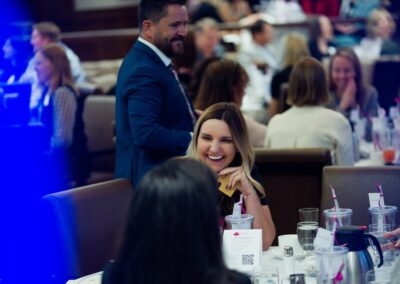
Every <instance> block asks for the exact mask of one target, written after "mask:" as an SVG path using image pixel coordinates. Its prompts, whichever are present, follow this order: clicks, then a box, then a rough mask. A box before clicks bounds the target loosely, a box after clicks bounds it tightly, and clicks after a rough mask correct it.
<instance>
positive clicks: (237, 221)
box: [225, 214, 254, 230]
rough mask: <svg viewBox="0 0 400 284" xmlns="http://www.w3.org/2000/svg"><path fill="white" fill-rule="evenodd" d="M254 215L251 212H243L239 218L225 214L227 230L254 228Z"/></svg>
mask: <svg viewBox="0 0 400 284" xmlns="http://www.w3.org/2000/svg"><path fill="white" fill-rule="evenodd" d="M253 220H254V216H253V215H250V214H242V215H240V217H239V218H237V217H234V216H233V215H227V216H225V223H226V229H227V230H244V229H252V228H253Z"/></svg>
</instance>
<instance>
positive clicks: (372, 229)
mask: <svg viewBox="0 0 400 284" xmlns="http://www.w3.org/2000/svg"><path fill="white" fill-rule="evenodd" d="M390 231H391V229H390V226H389V224H371V225H369V226H368V232H369V233H370V234H371V235H373V236H374V237H375V238H376V239H377V240H378V242H379V244H380V245H381V248H382V254H383V265H384V266H391V265H392V264H393V262H394V261H395V249H393V248H388V247H387V246H386V245H387V244H389V243H390V239H386V238H384V237H383V236H384V235H385V234H387V233H389V232H390ZM372 247H373V246H372ZM373 248H374V251H373V253H371V257H372V258H373V262H374V265H376V264H378V263H379V253H378V252H377V250H376V249H375V247H373Z"/></svg>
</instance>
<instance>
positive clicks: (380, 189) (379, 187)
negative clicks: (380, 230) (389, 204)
mask: <svg viewBox="0 0 400 284" xmlns="http://www.w3.org/2000/svg"><path fill="white" fill-rule="evenodd" d="M376 187H377V189H378V192H379V200H378V205H379V208H380V209H382V203H383V202H384V199H383V190H382V185H380V184H377V185H376Z"/></svg>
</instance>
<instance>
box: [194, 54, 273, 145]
mask: <svg viewBox="0 0 400 284" xmlns="http://www.w3.org/2000/svg"><path fill="white" fill-rule="evenodd" d="M248 81H249V77H248V76H247V73H246V71H245V70H244V69H243V67H242V66H241V65H240V64H239V63H237V62H234V61H231V60H228V59H222V60H218V61H214V62H211V63H210V64H209V65H208V67H207V69H206V70H205V72H204V75H203V78H202V80H201V84H200V88H199V92H198V95H197V97H196V100H195V102H194V107H195V108H196V109H200V110H205V109H206V108H208V107H209V106H211V105H213V104H216V103H220V102H232V103H234V104H235V105H236V106H237V107H238V108H240V107H241V105H242V100H243V96H244V90H245V88H246V85H247V83H248ZM244 118H245V121H246V125H247V128H248V130H249V135H250V144H251V145H252V146H253V147H261V146H262V145H264V140H265V136H266V134H267V126H266V125H264V124H262V123H259V122H257V121H255V120H254V119H253V118H251V117H250V116H248V115H244Z"/></svg>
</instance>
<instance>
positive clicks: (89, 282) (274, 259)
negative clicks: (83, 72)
mask: <svg viewBox="0 0 400 284" xmlns="http://www.w3.org/2000/svg"><path fill="white" fill-rule="evenodd" d="M399 259H400V258H399V257H398V258H397V260H396V261H395V264H394V265H392V266H390V267H382V268H379V269H378V270H382V269H385V271H388V273H393V272H396V271H397V270H399V268H400V261H399ZM307 267H308V268H309V267H310V261H306V260H305V258H304V255H297V256H296V255H295V261H294V273H305V269H307ZM273 269H276V270H277V271H278V272H279V281H282V279H283V278H285V276H286V275H285V268H284V263H283V259H282V254H281V250H280V248H279V247H275V246H274V247H271V248H270V249H268V250H267V251H264V252H263V253H262V257H261V263H260V267H259V269H258V272H259V273H261V274H262V272H263V271H267V270H269V271H271V270H273ZM102 273H103V272H102V271H100V272H97V273H93V274H90V275H87V276H84V277H81V278H78V279H75V280H69V281H67V283H66V284H101V277H102ZM249 274H250V276H252V275H256V274H257V273H256V272H251V273H249ZM396 278H398V275H396V277H394V278H393V276H392V279H396ZM305 280H306V283H307V284H317V283H318V279H317V278H316V277H309V276H306V278H305ZM285 283H288V282H285ZM392 283H396V282H392Z"/></svg>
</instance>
